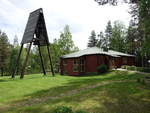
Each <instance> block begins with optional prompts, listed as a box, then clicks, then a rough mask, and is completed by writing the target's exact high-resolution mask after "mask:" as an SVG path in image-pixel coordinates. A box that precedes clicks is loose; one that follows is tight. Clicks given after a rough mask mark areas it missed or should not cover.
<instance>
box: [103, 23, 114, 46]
mask: <svg viewBox="0 0 150 113" xmlns="http://www.w3.org/2000/svg"><path fill="white" fill-rule="evenodd" d="M111 38H112V26H111V21H108V23H107V26H106V30H105V39H104V40H103V48H104V49H109V48H110V40H111Z"/></svg>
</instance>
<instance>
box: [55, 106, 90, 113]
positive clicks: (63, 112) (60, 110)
mask: <svg viewBox="0 0 150 113" xmlns="http://www.w3.org/2000/svg"><path fill="white" fill-rule="evenodd" d="M52 113H88V112H85V111H82V110H78V111H75V112H73V110H72V108H71V107H67V106H58V107H57V108H56V109H54V110H53V112H52Z"/></svg>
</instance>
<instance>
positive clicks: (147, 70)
mask: <svg viewBox="0 0 150 113" xmlns="http://www.w3.org/2000/svg"><path fill="white" fill-rule="evenodd" d="M137 71H140V72H147V73H150V68H147V67H137Z"/></svg>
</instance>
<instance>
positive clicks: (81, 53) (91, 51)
mask: <svg viewBox="0 0 150 113" xmlns="http://www.w3.org/2000/svg"><path fill="white" fill-rule="evenodd" d="M93 54H104V55H109V56H112V57H120V56H131V57H134V55H130V54H126V53H122V52H117V51H113V50H108V51H103V49H100V48H98V47H91V48H87V49H84V50H80V51H78V52H74V53H70V54H67V55H64V56H61V58H77V57H80V56H84V55H93Z"/></svg>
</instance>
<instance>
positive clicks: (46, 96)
mask: <svg viewBox="0 0 150 113" xmlns="http://www.w3.org/2000/svg"><path fill="white" fill-rule="evenodd" d="M114 74H117V76H116V75H114V76H113V75H112V76H109V75H106V77H105V78H93V77H92V78H86V79H78V80H75V81H74V80H68V83H66V84H64V85H62V86H58V87H52V88H49V89H45V90H40V91H37V92H35V93H32V94H29V95H25V96H24V97H27V99H23V100H19V101H13V102H12V105H14V103H15V107H16V109H17V108H18V107H22V106H23V107H24V108H23V109H20V110H23V112H28V113H35V111H36V113H45V112H49V110H47V109H44V105H45V104H49V106H50V105H55V104H57V103H60V102H63V103H67V104H69V103H76V104H77V103H80V102H81V103H82V102H84V101H86V100H89V99H91V100H94V101H96V102H98V104H99V105H102V106H103V108H100V107H97V106H92V108H86V107H85V110H87V111H90V110H92V111H95V112H97V113H100V112H98V111H99V110H102V109H103V110H102V112H106V113H113V112H114V113H119V112H121V113H131V111H134V110H135V111H136V110H137V112H138V111H142V109H145V111H148V110H149V109H148V104H150V103H148V102H147V101H144V100H140V101H138V99H137V98H136V99H134V98H132V97H130V95H131V94H136V93H139V91H135V92H131V94H130V92H129V91H128V88H129V89H130V90H132V85H134V84H135V82H132V83H133V84H131V85H128V83H124V84H123V83H117V85H116V83H111V82H110V84H107V85H102V86H99V87H96V88H93V89H87V90H83V89H84V87H87V86H88V85H93V84H96V83H101V82H103V81H109V80H110V81H112V80H135V79H136V78H139V77H141V76H137V74H135V73H130V74H129V73H121V72H115V73H114ZM122 74H124V75H122ZM107 76H108V77H107ZM121 84H123V85H121ZM136 84H137V83H136ZM117 86H120V87H117ZM137 86H140V85H137ZM81 88H82V90H81V91H80V90H78V89H81ZM123 88H125V92H126V93H125V92H123V91H124V90H123ZM75 90H78V92H74V91H75ZM72 91H73V92H72ZM103 91H104V92H106V93H105V94H104V95H103V94H102V95H98V92H100V94H101V92H103ZM68 93H70V94H71V95H67V94H68ZM116 93H117V94H116ZM115 94H116V95H115ZM119 95H121V96H119ZM101 96H104V98H101V99H102V100H101V99H99V97H101ZM109 99H110V100H109ZM111 99H112V100H115V101H111ZM140 104H143V105H144V106H145V107H144V106H143V105H141V106H142V107H141V106H140ZM30 106H33V107H32V108H30ZM34 106H35V108H34ZM137 107H138V108H137ZM12 109H13V108H10V109H8V110H9V111H11V110H12ZM129 109H132V110H129ZM124 110H125V111H124ZM126 111H127V112H126ZM137 112H134V113H137Z"/></svg>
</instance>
